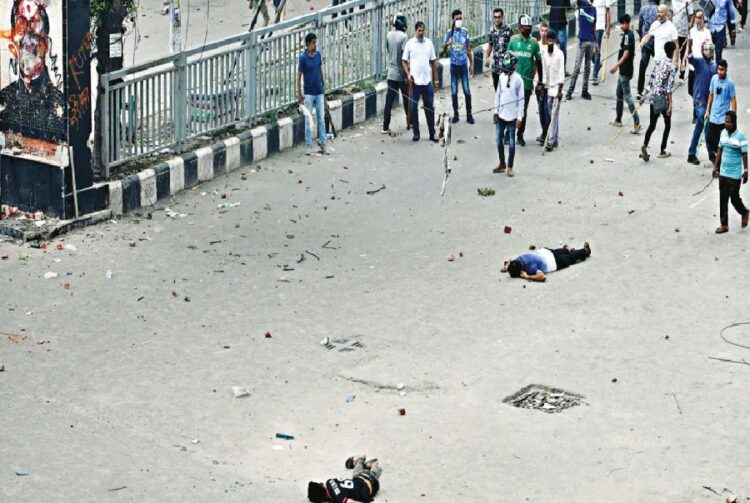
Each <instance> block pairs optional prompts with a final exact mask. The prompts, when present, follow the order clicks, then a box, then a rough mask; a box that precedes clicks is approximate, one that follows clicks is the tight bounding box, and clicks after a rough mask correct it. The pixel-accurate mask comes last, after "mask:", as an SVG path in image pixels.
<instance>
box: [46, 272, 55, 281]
mask: <svg viewBox="0 0 750 503" xmlns="http://www.w3.org/2000/svg"><path fill="white" fill-rule="evenodd" d="M56 277H57V273H56V272H52V271H47V272H45V273H44V279H54V278H56Z"/></svg>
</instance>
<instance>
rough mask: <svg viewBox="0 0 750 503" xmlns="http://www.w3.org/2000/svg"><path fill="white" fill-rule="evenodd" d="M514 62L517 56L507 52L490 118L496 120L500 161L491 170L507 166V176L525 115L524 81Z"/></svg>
mask: <svg viewBox="0 0 750 503" xmlns="http://www.w3.org/2000/svg"><path fill="white" fill-rule="evenodd" d="M516 65H518V58H516V57H515V56H514V55H513V54H511V53H510V52H506V53H505V57H503V62H502V66H501V69H502V74H501V75H500V78H499V79H498V82H497V91H495V109H494V111H493V113H492V122H494V123H495V143H496V144H497V155H498V157H499V161H500V162H499V163H498V164H497V166H496V167H495V168H494V169H493V170H492V172H493V173H503V172H505V169H506V167H507V169H508V172H507V175H508V176H510V177H512V176H513V158H514V157H515V155H516V134H515V133H516V128H519V127H521V123H522V122H523V115H524V96H525V90H524V83H523V79H522V78H521V76H520V75H519V74H518V73H517V72H516ZM506 133H507V134H506ZM506 137H507V138H508V141H509V143H510V146H509V149H508V164H507V166H506V164H505V138H506Z"/></svg>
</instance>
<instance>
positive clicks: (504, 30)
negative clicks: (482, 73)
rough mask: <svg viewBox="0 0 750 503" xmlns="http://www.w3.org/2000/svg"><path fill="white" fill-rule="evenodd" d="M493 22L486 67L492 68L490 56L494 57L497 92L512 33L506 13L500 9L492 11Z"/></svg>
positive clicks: (493, 83) (494, 78) (493, 81)
mask: <svg viewBox="0 0 750 503" xmlns="http://www.w3.org/2000/svg"><path fill="white" fill-rule="evenodd" d="M492 21H493V25H492V29H491V30H490V34H489V36H488V40H487V42H488V43H487V52H485V54H484V66H490V56H492V60H491V61H492V85H493V87H494V88H495V91H497V81H498V79H500V72H501V71H502V70H501V68H500V67H501V66H502V62H503V57H504V56H505V51H506V49H507V48H508V44H509V43H510V37H511V36H512V32H511V30H510V26H508V23H506V22H505V12H503V9H501V8H500V7H498V8H496V9H495V10H494V11H492Z"/></svg>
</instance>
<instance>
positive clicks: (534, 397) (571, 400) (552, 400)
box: [503, 384, 585, 414]
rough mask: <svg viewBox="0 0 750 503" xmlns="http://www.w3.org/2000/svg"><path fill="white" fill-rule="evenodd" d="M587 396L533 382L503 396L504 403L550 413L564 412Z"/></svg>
mask: <svg viewBox="0 0 750 503" xmlns="http://www.w3.org/2000/svg"><path fill="white" fill-rule="evenodd" d="M584 398H585V397H584V396H583V395H578V394H576V393H570V392H568V391H564V390H561V389H557V388H551V387H549V386H543V385H540V384H531V385H529V386H526V387H524V388H521V389H520V390H519V391H517V392H515V393H513V394H512V395H510V396H508V397H505V398H503V403H507V404H508V405H512V406H513V407H518V408H519V409H536V410H540V411H542V412H546V413H548V414H555V413H559V412H563V411H564V410H566V409H569V408H571V407H575V406H577V405H580V404H581V403H585V402H583V399H584Z"/></svg>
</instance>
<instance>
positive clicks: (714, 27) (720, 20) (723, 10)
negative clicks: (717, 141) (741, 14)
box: [708, 0, 747, 123]
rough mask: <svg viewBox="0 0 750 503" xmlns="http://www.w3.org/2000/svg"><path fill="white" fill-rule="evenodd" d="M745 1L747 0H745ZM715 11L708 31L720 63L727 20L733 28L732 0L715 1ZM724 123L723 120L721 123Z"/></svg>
mask: <svg viewBox="0 0 750 503" xmlns="http://www.w3.org/2000/svg"><path fill="white" fill-rule="evenodd" d="M745 1H747V0H745ZM714 6H715V7H716V10H714V14H713V16H711V19H709V20H708V29H709V31H710V32H711V38H712V39H713V41H714V47H716V61H721V54H722V52H723V50H724V44H726V42H727V20H729V22H730V23H731V24H732V26H734V23H735V18H734V7H733V6H732V0H716V2H714ZM721 122H722V123H724V120H723V119H722V121H721Z"/></svg>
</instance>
